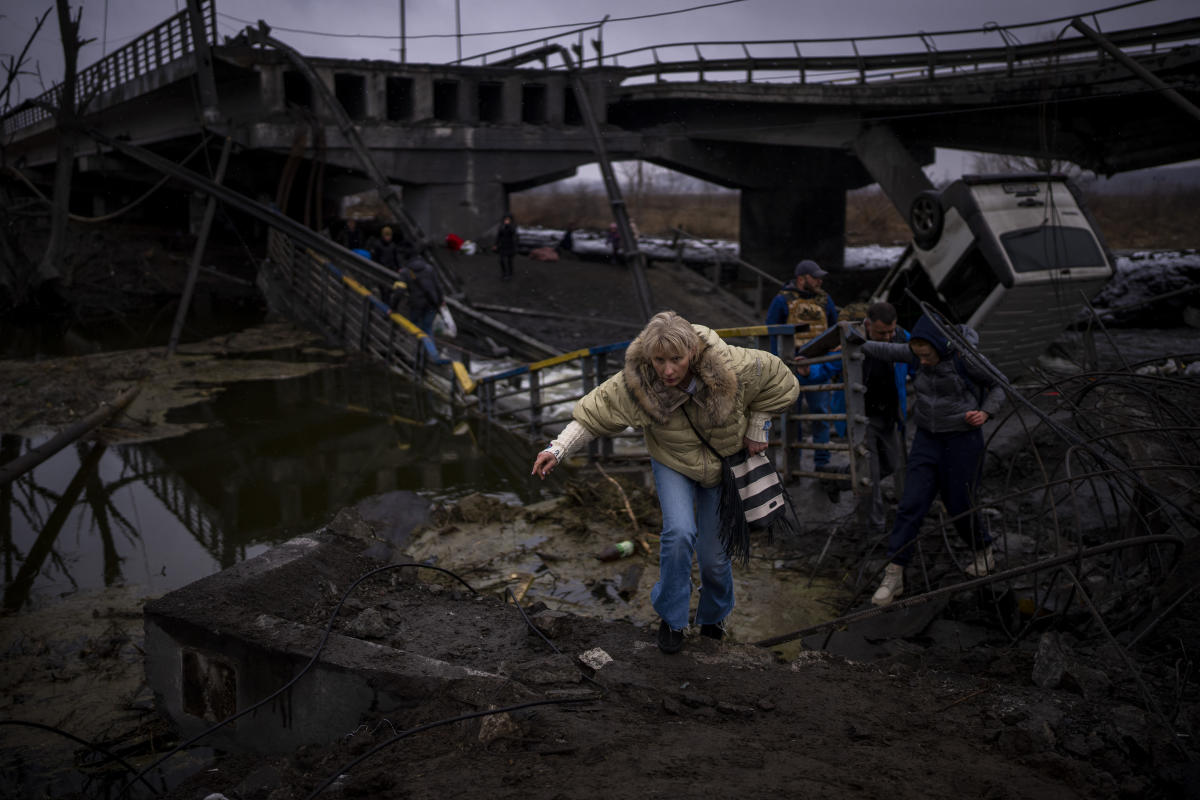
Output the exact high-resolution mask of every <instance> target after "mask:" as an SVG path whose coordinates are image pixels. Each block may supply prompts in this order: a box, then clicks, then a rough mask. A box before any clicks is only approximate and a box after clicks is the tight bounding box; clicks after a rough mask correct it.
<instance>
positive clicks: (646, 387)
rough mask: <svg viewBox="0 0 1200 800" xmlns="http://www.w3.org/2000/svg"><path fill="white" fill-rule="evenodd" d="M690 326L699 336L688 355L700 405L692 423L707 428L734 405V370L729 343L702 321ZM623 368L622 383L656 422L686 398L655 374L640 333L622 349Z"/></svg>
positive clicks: (685, 394) (714, 423) (731, 409)
mask: <svg viewBox="0 0 1200 800" xmlns="http://www.w3.org/2000/svg"><path fill="white" fill-rule="evenodd" d="M692 327H693V328H694V329H695V331H696V334H697V336H699V337H700V345H699V349H698V350H697V352H696V354H695V355H694V356H693V357H692V364H691V371H692V374H693V375H695V376H696V379H697V380H698V381H699V382H700V388H699V389H698V390H697V391H696V395H695V400H696V403H697V404H698V405H699V406H700V410H701V416H702V419H698V420H696V423H697V424H698V425H700V426H701V427H703V428H711V427H714V426H716V425H718V424H719V423H721V422H723V421H724V420H725V419H726V418H727V417H728V416H729V415H730V413H731V412H732V411H733V409H734V403H735V402H736V400H737V391H738V380H737V372H736V371H735V369H734V364H733V353H732V351H731V350H730V348H729V345H727V344H725V342H724V341H723V340H722V339H721V337H720V336H718V335H717V334H716V333H715V332H713V331H712V330H711V329H709V328H706V327H705V326H703V325H693V326H692ZM624 372H625V385H626V386H627V387H628V388H629V391H630V393H631V394H632V395H633V397H634V399H636V400H637V403H638V405H639V406H641V407H642V409H643V410H644V411H645V412H646V413H647V414H649V415H650V417H651V419H653V420H655V421H656V422H659V423H663V422H666V421H667V417H668V416H670V414H671V412H672V411H674V410H675V409H676V408H678V407H679V406H681V405H683V403H684V402H686V401H687V399H688V393H687V392H685V391H683V390H682V389H679V388H676V387H674V386H667V385H666V384H665V383H663V382H662V379H661V378H659V377H658V373H657V372H655V371H654V364H653V363H652V362H651V360H650V354H649V353H648V352H646V345H645V342H643V341H642V337H641V336H638V338H636V339H634V340H633V342H632V343H630V345H629V348H628V349H627V350H626V351H625V369H624Z"/></svg>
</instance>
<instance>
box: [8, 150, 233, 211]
mask: <svg viewBox="0 0 1200 800" xmlns="http://www.w3.org/2000/svg"><path fill="white" fill-rule="evenodd" d="M209 138H210V137H209V135H208V134H207V133H205V134H204V138H203V139H201V141H200V144H198V145H196V147H195V148H194V149H193V150H192V152H190V153H188V154H187V155H186V156H184V158H183V160H182V161H180V162H179V166H183V165H184V164H186V163H188V162H189V161H191V160H192V158H193V157H194V156H195V155H196V154H197V153H199V152H200V151H201V150H203V149H204V147H205V145H207V144H208V140H209ZM2 169H3V170H4V171H5V172H8V173H9V174H10V175H12V176H14V177H16V178H17V179H18V180H20V181H21V182H22V183H24V184H25V185H26V186H28V187H29V190H30V191H31V192H33V193H34V194H35V195H37V197H38V199H39V200H41V201H42V202H43V203H45V204H46V205H53V204H54V201H53V200H51V199H50V198H49V197H46V195H44V194H42V192H41V190H40V189H38V188H37V187H36V186H34V185H33V182H32V181H30V180H29V178H27V177H25V175H24V173H22V172H21V171H20V170H18V169H17V168H16V167H10V166H4V167H3V168H2ZM170 179H171V176H169V175H164V176H163V177H162V178H161V179H159V181H158V183H156V184H154V185H153V186H151V187H150V188H149V189H147V190H146V192H145V193H144V194H143V195H142V196H141V197H139V198H138V199H136V200H134V201H133V202H132V203H130V204H129V205H127V206H125V207H124V208H121V209H118V210H117V211H114V212H112V213H111V214H105V215H103V216H100V217H82V216H80V215H78V214H68V215H67V218H68V219H70V220H71V221H72V222H83V223H87V224H95V223H98V222H108V221H110V220H114V219H116V218H117V217H119V216H121V215H122V214H124V213H126V212H127V211H132V210H133V209H134V208H136V207H137V206H138V205H139V204H141V203H142V202H144V201H145V200H146V199H147V198H149V197H150V195H152V194H154V193H155V192H156V191H158V190H159V189H160V188H162V185H163V184H164V183H166V182H167V181H169V180H170Z"/></svg>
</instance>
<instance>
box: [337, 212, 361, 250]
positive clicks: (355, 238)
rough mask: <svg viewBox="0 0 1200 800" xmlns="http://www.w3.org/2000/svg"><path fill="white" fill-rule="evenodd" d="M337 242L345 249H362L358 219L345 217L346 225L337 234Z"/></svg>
mask: <svg viewBox="0 0 1200 800" xmlns="http://www.w3.org/2000/svg"><path fill="white" fill-rule="evenodd" d="M338 244H340V245H341V246H342V247H344V248H346V249H347V250H359V249H362V246H363V238H362V231H360V230H359V229H358V220H356V219H355V218H354V217H346V225H345V227H344V228H342V232H341V234H340V235H339V236H338Z"/></svg>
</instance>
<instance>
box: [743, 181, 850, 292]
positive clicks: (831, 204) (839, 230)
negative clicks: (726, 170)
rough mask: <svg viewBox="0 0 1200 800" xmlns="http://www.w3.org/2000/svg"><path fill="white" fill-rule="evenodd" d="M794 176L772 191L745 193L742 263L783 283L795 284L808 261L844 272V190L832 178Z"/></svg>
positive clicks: (748, 190) (745, 191)
mask: <svg viewBox="0 0 1200 800" xmlns="http://www.w3.org/2000/svg"><path fill="white" fill-rule="evenodd" d="M793 177H794V180H792V181H788V182H787V183H785V184H782V185H779V186H774V187H771V188H767V189H742V197H741V234H740V237H739V244H740V247H741V255H742V258H743V259H744V260H746V261H748V262H750V263H751V264H754V265H755V266H757V267H759V268H760V269H763V270H766V271H767V272H769V273H771V274H772V275H775V276H776V277H778V278H779V279H780V280H790V279H791V277H792V269H793V268H794V267H795V265H796V262H797V261H800V260H801V259H804V258H811V259H812V260H814V261H816V262H817V263H818V264H820V265H821V266H822V267H824V268H825V269H827V270H838V269H841V268H842V265H843V261H844V251H845V247H846V189H845V185H844V184H843V183H842V182H841V181H840V180H838V179H836V178H834V177H832V176H826V177H825V178H824V179H823V180H821V179H817V180H814V179H813V175H812V174H807V175H794V176H793Z"/></svg>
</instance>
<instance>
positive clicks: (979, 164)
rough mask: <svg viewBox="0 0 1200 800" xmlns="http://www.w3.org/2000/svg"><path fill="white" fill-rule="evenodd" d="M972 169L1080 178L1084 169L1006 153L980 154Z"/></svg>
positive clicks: (1069, 163)
mask: <svg viewBox="0 0 1200 800" xmlns="http://www.w3.org/2000/svg"><path fill="white" fill-rule="evenodd" d="M971 165H972V167H973V168H974V169H975V170H976V171H978V172H982V173H1014V174H1023V173H1028V172H1035V173H1039V174H1042V175H1046V174H1051V173H1055V174H1062V175H1070V176H1078V175H1080V174H1081V173H1082V172H1083V169H1082V168H1081V167H1080V166H1079V165H1078V164H1075V163H1074V162H1071V161H1066V160H1063V159H1060V158H1048V157H1044V156H1018V155H1010V154H1006V153H978V154H976V155H975V156H974V158H972V160H971Z"/></svg>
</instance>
